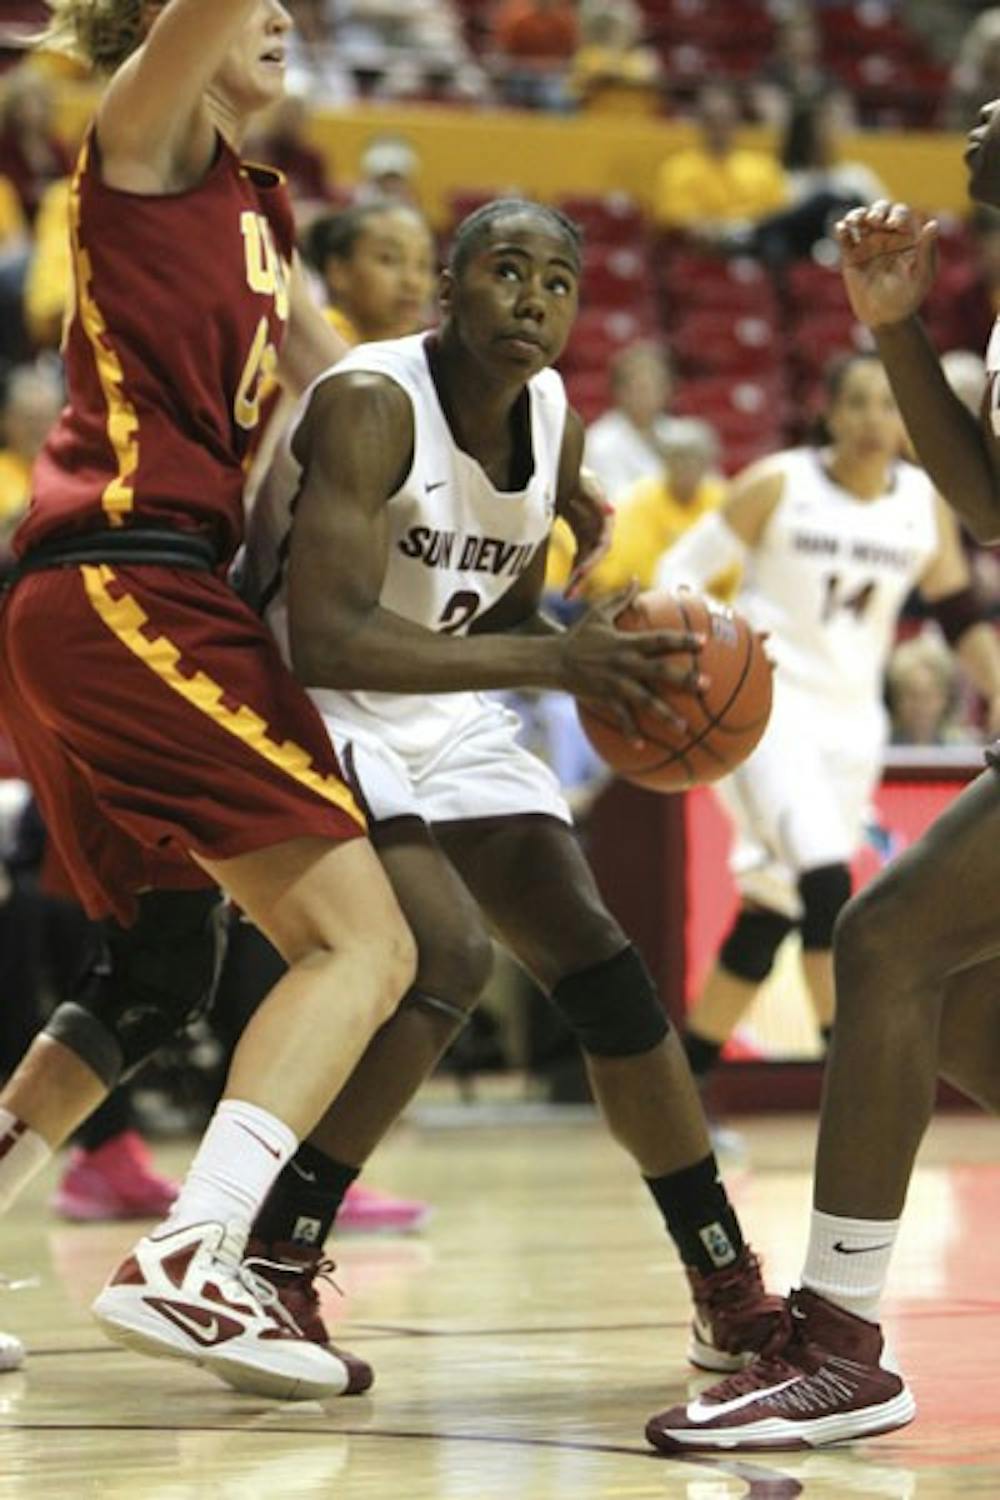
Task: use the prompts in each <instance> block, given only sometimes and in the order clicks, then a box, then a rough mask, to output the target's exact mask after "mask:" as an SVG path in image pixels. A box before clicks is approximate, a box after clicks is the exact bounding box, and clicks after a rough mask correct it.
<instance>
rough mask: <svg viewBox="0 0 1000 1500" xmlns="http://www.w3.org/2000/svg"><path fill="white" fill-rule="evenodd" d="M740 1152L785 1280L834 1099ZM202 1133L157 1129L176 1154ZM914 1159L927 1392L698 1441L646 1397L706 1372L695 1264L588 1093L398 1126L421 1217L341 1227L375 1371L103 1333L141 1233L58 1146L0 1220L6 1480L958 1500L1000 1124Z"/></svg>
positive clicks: (913, 1230) (675, 1392)
mask: <svg viewBox="0 0 1000 1500" xmlns="http://www.w3.org/2000/svg"><path fill="white" fill-rule="evenodd" d="M734 1123H737V1124H740V1128H741V1129H743V1130H744V1131H745V1132H746V1140H747V1148H748V1149H747V1153H746V1157H745V1159H744V1162H743V1164H742V1165H738V1164H737V1165H733V1166H732V1167H731V1168H730V1170H729V1173H728V1176H729V1179H730V1181H731V1184H732V1189H733V1193H734V1197H735V1198H736V1200H737V1202H738V1204H739V1207H740V1209H741V1212H742V1214H743V1218H744V1222H745V1225H746V1227H747V1229H748V1232H749V1234H750V1235H751V1237H752V1239H753V1242H754V1244H755V1245H756V1246H757V1248H759V1249H760V1250H761V1251H762V1252H763V1254H764V1255H765V1257H766V1263H767V1267H768V1272H769V1280H770V1282H771V1284H772V1285H774V1286H776V1287H780V1288H782V1289H784V1288H785V1287H787V1286H788V1284H789V1283H790V1282H791V1281H792V1280H794V1278H795V1277H796V1276H797V1274H798V1272H799V1269H800V1265H801V1257H802V1252H803V1248H804V1241H805V1233H806V1215H807V1207H808V1201H809V1166H810V1160H811V1151H812V1141H813V1131H814V1122H813V1121H812V1120H807V1119H799V1118H795V1119H783V1120H778V1121H774V1120H772V1121H765V1122H760V1121H757V1122H734ZM187 1154H188V1153H187V1149H186V1148H184V1147H176V1146H171V1147H170V1148H169V1149H166V1150H163V1151H161V1152H160V1153H159V1155H160V1160H161V1162H162V1163H163V1164H164V1165H168V1166H172V1167H180V1166H181V1165H182V1164H183V1163H184V1161H186V1159H187ZM921 1163H922V1164H921V1167H920V1169H919V1172H918V1174H917V1176H916V1178H915V1181H914V1186H913V1191H912V1194H911V1200H910V1205H909V1210H908V1214H907V1218H906V1221H905V1227H904V1231H903V1234H902V1237H901V1242H900V1245H899V1249H898V1253H897V1258H896V1262H895V1267H894V1273H895V1274H894V1280H893V1296H892V1298H891V1301H890V1303H889V1309H888V1310H889V1324H890V1327H891V1329H892V1333H893V1335H894V1339H895V1342H896V1346H897V1349H898V1352H899V1355H900V1358H901V1359H902V1361H903V1364H904V1367H905V1368H906V1370H907V1371H908V1373H909V1375H910V1377H911V1380H912V1384H913V1386H914V1388H915V1392H916V1396H917V1400H918V1403H919V1405H920V1413H919V1416H918V1418H917V1421H916V1422H915V1423H914V1424H913V1425H912V1426H911V1427H909V1428H907V1429H905V1430H904V1431H902V1432H900V1433H895V1434H892V1435H890V1436H887V1437H883V1438H880V1439H873V1440H870V1441H868V1442H865V1443H859V1444H857V1445H853V1446H848V1447H844V1448H835V1449H826V1450H823V1451H821V1452H818V1453H814V1454H788V1455H784V1454H775V1455H769V1456H747V1457H745V1458H744V1457H740V1456H736V1455H733V1456H727V1457H724V1458H722V1457H720V1458H716V1457H705V1458H697V1459H696V1458H693V1457H691V1458H685V1459H684V1460H675V1459H667V1458H663V1457H659V1456H657V1455H655V1454H652V1453H651V1451H650V1450H648V1449H647V1446H646V1444H645V1441H644V1438H643V1431H642V1429H643V1422H644V1419H645V1417H646V1416H647V1415H648V1414H649V1413H650V1412H652V1411H654V1410H657V1409H659V1408H661V1407H663V1406H666V1405H669V1404H671V1403H673V1402H676V1401H678V1400H681V1399H685V1398H686V1396H687V1393H688V1392H693V1391H694V1390H695V1389H696V1388H697V1387H698V1384H699V1379H700V1377H697V1376H696V1375H695V1374H694V1372H693V1371H692V1370H691V1369H690V1368H689V1367H688V1365H687V1364H686V1363H685V1360H684V1354H683V1350H684V1334H685V1324H686V1320H687V1305H686V1298H685V1287H684V1281H683V1276H682V1273H681V1271H680V1269H679V1268H678V1266H677V1265H676V1262H675V1261H674V1259H673V1256H672V1253H671V1251H670V1249H669V1247H668V1245H667V1244H666V1243H665V1242H664V1239H663V1236H662V1232H661V1230H660V1226H659V1222H658V1219H657V1217H656V1215H655V1213H654V1212H653V1210H652V1207H651V1205H650V1204H649V1203H648V1202H647V1200H646V1196H645V1193H644V1190H643V1189H642V1187H641V1184H639V1183H638V1182H637V1181H636V1179H635V1178H634V1176H633V1175H632V1174H631V1172H630V1170H629V1167H628V1165H627V1163H626V1162H625V1161H624V1160H623V1159H622V1158H621V1157H620V1156H619V1153H618V1151H617V1148H615V1147H614V1146H613V1145H612V1144H611V1142H610V1141H608V1140H607V1139H606V1138H605V1136H604V1135H603V1133H602V1132H601V1130H600V1128H599V1127H598V1126H597V1125H596V1124H595V1123H594V1122H593V1121H592V1120H590V1119H585V1120H583V1121H577V1120H575V1119H574V1121H573V1123H555V1124H552V1123H545V1122H542V1121H537V1122H536V1121H528V1122H524V1121H523V1120H522V1121H521V1123H509V1124H503V1123H491V1124H488V1125H483V1124H474V1123H469V1124H462V1125H460V1126H459V1127H458V1128H452V1129H445V1128H440V1127H435V1126H434V1125H433V1124H431V1125H428V1124H421V1123H420V1117H419V1116H418V1118H417V1123H411V1124H408V1125H405V1126H404V1127H402V1128H401V1129H400V1130H399V1132H398V1133H397V1134H396V1135H395V1136H394V1137H393V1139H392V1140H391V1141H390V1142H388V1143H387V1144H386V1146H385V1148H384V1149H383V1151H382V1152H381V1153H380V1157H379V1161H378V1170H377V1172H375V1173H374V1174H373V1179H374V1181H376V1182H377V1183H378V1184H380V1185H382V1186H384V1187H387V1188H393V1189H396V1190H398V1191H403V1192H407V1193H417V1194H420V1195H423V1196H426V1197H427V1198H429V1199H431V1200H432V1201H433V1202H434V1204H435V1206H436V1213H435V1217H434V1219H433V1221H432V1222H431V1224H430V1226H429V1227H428V1228H427V1229H426V1230H425V1232H424V1233H423V1234H422V1235H421V1236H420V1237H415V1238H409V1239H388V1238H370V1237H369V1238H353V1239H345V1240H343V1241H342V1242H341V1246H340V1248H339V1250H338V1259H339V1262H340V1265H339V1272H338V1280H339V1281H340V1282H341V1284H342V1286H343V1288H344V1292H345V1296H344V1297H343V1299H339V1298H338V1297H337V1296H336V1294H335V1293H334V1292H332V1291H330V1294H329V1303H328V1306H329V1307H331V1308H333V1307H336V1308H337V1309H338V1323H339V1328H340V1333H341V1337H342V1339H343V1342H344V1343H346V1344H347V1345H348V1346H352V1347H354V1348H356V1349H357V1350H358V1351H359V1352H360V1353H362V1354H364V1355H365V1356H366V1357H367V1358H369V1359H370V1360H371V1361H372V1362H373V1363H374V1364H375V1366H376V1369H377V1383H376V1386H375V1388H374V1391H373V1392H372V1393H371V1394H370V1395H369V1396H365V1397H357V1398H351V1399H347V1400H340V1401H334V1402H330V1403H328V1404H326V1405H322V1406H321V1405H319V1404H316V1403H308V1404H284V1403H276V1402H268V1401H263V1400H255V1399H252V1398H247V1397H240V1396H237V1395H235V1394H234V1393H232V1392H230V1391H229V1390H228V1389H227V1388H226V1387H225V1386H222V1385H220V1384H219V1383H217V1382H216V1381H215V1380H214V1379H213V1378H212V1377H211V1376H208V1375H206V1374H204V1373H203V1372H202V1371H200V1370H197V1369H195V1368H193V1367H190V1368H189V1367H188V1366H186V1365H183V1364H178V1363H174V1362H172V1361H159V1360H148V1359H143V1358H141V1357H139V1356H136V1355H133V1354H129V1353H127V1352H125V1351H119V1350H117V1349H116V1348H114V1347H112V1346H111V1345H110V1344H107V1343H106V1342H105V1341H104V1339H103V1337H102V1336H101V1334H100V1333H99V1332H98V1331H97V1329H96V1327H95V1326H94V1325H93V1324H92V1323H91V1322H90V1320H89V1317H88V1312H87V1308H88V1304H89V1302H90V1299H91V1298H92V1296H93V1295H94V1294H95V1293H96V1291H97V1290H98V1287H99V1286H100V1284H101V1281H102V1279H103V1276H104V1274H105V1273H106V1271H107V1269H108V1268H109V1266H110V1265H111V1263H112V1262H113V1261H114V1260H115V1259H116V1258H117V1257H118V1256H119V1255H120V1253H121V1252H122V1251H123V1250H124V1248H125V1247H126V1246H127V1245H128V1244H129V1242H130V1240H131V1238H132V1237H133V1236H134V1234H135V1228H134V1226H133V1227H130V1226H127V1225H96V1226H87V1227H76V1226H69V1225H65V1224H60V1223H58V1222H57V1221H56V1220H55V1219H53V1218H52V1217H50V1215H49V1213H48V1211H47V1208H46V1198H47V1195H48V1193H49V1192H50V1191H51V1187H52V1183H53V1181H54V1171H50V1172H49V1173H48V1174H47V1175H46V1176H45V1177H44V1178H43V1179H41V1180H40V1182H39V1183H38V1184H37V1185H36V1186H35V1187H34V1189H33V1191H32V1193H31V1195H30V1196H29V1197H28V1198H27V1199H26V1200H25V1201H24V1202H23V1203H22V1204H20V1205H19V1206H18V1207H17V1209H16V1210H15V1211H14V1212H13V1213H12V1215H11V1216H10V1217H9V1218H8V1219H7V1220H6V1221H5V1222H4V1223H3V1224H2V1226H0V1269H2V1271H3V1272H4V1273H5V1274H6V1276H7V1277H9V1278H11V1279H13V1280H14V1282H15V1283H16V1282H17V1281H18V1280H27V1281H29V1282H32V1283H33V1284H30V1285H27V1286H22V1287H20V1288H18V1287H16V1286H15V1287H14V1288H12V1289H10V1290H8V1291H6V1292H0V1326H5V1327H7V1328H9V1329H11V1330H12V1331H17V1332H19V1333H20V1334H21V1335H22V1336H23V1337H24V1338H25V1339H26V1341H27V1343H28V1345H29V1347H30V1351H31V1356H30V1361H29V1365H28V1367H27V1368H26V1369H25V1370H24V1371H23V1372H19V1373H17V1374H6V1375H0V1500H43V1497H44V1500H48V1497H60V1500H77V1497H85V1496H101V1497H108V1500H195V1497H197V1500H256V1497H258V1496H259V1497H261V1500H272V1497H273V1500H298V1497H300V1496H310V1497H312V1496H317V1497H318V1496H330V1497H343V1500H501V1497H503V1500H507V1497H511V1500H515V1497H516V1500H612V1497H614V1500H619V1497H621V1500H625V1497H627V1500H646V1497H684V1500H736V1497H741V1496H746V1497H748V1500H791V1497H793V1496H797V1495H803V1496H809V1497H817V1500H818V1497H826V1500H842V1497H848V1496H885V1497H893V1500H911V1497H919V1500H939V1497H944V1496H949V1497H950V1496H963V1497H964V1496H989V1497H997V1496H1000V1291H998V1286H997V1275H998V1271H1000V1133H998V1131H997V1128H996V1126H995V1125H994V1124H993V1123H992V1122H990V1121H986V1120H983V1119H980V1118H978V1117H971V1116H970V1117H961V1118H959V1117H954V1116H952V1117H948V1118H944V1119H941V1120H939V1121H938V1122H937V1123H936V1124H935V1126H934V1128H933V1130H932V1133H931V1136H930V1138H929V1140H928V1143H927V1145H926V1146H925V1149H924V1152H923V1155H922V1158H921Z"/></svg>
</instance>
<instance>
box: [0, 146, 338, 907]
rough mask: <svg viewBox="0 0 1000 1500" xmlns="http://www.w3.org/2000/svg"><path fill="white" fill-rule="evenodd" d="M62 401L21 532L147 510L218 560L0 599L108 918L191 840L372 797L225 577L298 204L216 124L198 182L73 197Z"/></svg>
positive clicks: (183, 868) (83, 892) (104, 568)
mask: <svg viewBox="0 0 1000 1500" xmlns="http://www.w3.org/2000/svg"><path fill="white" fill-rule="evenodd" d="M70 228H71V241H72V250H73V261H74V283H75V284H74V291H75V304H74V307H73V311H72V315H71V318H70V321H69V325H68V331H67V339H66V368H67V378H68V383H69V398H70V399H69V404H68V406H67V408H66V409H65V411H64V412H63V414H62V416H61V418H60V419H59V421H58V423H57V424H56V426H55V428H54V429H53V432H52V435H51V437H50V438H49V440H48V442H47V444H46V446H45V449H44V450H43V453H42V455H41V457H40V459H39V461H38V464H37V466H36V471H35V481H34V491H33V496H32V502H31V506H30V509H29V511H28V514H27V516H26V518H25V520H24V522H23V523H22V525H21V527H20V528H19V530H18V533H17V536H16V538H15V550H16V551H17V553H18V555H19V556H21V557H25V558H27V560H28V561H29V563H30V561H31V559H32V557H35V558H37V557H38V549H39V548H40V547H42V548H49V547H51V546H52V545H53V543H55V544H57V545H62V544H63V543H65V542H67V541H72V540H73V539H75V538H79V537H83V536H86V537H87V538H88V539H89V540H90V542H91V543H92V542H93V538H94V536H95V534H102V533H103V534H104V535H105V536H108V535H109V534H110V535H113V536H114V538H115V540H121V539H122V538H123V536H124V535H125V534H127V533H128V532H129V531H130V530H131V531H132V533H133V535H134V536H136V537H139V536H141V535H142V534H143V530H144V529H145V530H146V532H147V534H148V529H149V528H151V527H155V528H157V529H158V530H159V531H160V532H162V531H163V530H165V529H166V530H167V531H169V532H170V533H175V532H186V533H189V534H190V533H196V534H197V535H198V536H200V537H203V538H208V539H210V540H211V542H212V543H213V544H214V548H215V556H216V559H217V564H218V566H217V568H216V570H215V571H214V572H210V571H209V572H206V571H201V572H194V571H190V570H183V569H181V568H179V567H178V568H175V567H172V566H151V565H149V564H147V563H145V562H143V563H140V564H133V563H132V562H129V561H115V560H114V557H113V556H112V555H109V556H108V557H107V559H106V560H105V558H103V557H101V556H97V557H96V558H95V560H94V562H92V563H91V562H86V563H83V564H80V565H74V566H70V567H66V566H62V567H58V568H53V569H46V570H44V571H39V572H33V573H30V574H29V575H28V576H26V577H22V579H21V580H20V582H18V583H17V584H16V585H15V586H14V588H13V589H12V591H11V593H10V594H9V596H8V598H7V600H6V601H5V603H4V606H3V610H2V614H0V711H2V713H3V716H4V719H5V721H6V724H7V727H8V729H9V732H10V735H11V738H12V739H13V741H14V742H15V744H16V746H17V749H18V751H19V753H20V756H21V758H22V759H23V761H24V764H25V767H26V771H27V774H28V775H29V776H30V778H31V780H32V782H33V783H34V785H35V788H36V792H37V795H38V799H39V803H40V805H41V808H42V812H43V816H44V817H45V820H46V823H47V825H48V827H49V831H50V833H51V835H52V837H53V839H54V841H55V843H56V845H57V847H58V850H59V853H60V855H61V857H62V859H63V860H64V862H65V864H66V866H67V868H68V869H69V871H70V873H71V875H72V878H73V882H74V885H75V887H76V889H77V891H78V892H79V894H80V896H81V899H82V900H83V901H84V904H85V905H86V907H87V909H88V911H89V912H90V913H91V915H93V916H103V915H105V914H107V913H109V912H113V913H114V914H115V915H116V916H117V917H118V918H119V919H120V920H123V921H127V920H129V919H130V916H131V912H132V910H133V901H132V896H133V893H134V892H136V891H137V890H140V889H142V888H143V887H147V886H151V885H153V886H183V885H192V884H205V883H206V877H205V876H204V874H203V872H202V871H201V870H200V868H199V867H198V866H196V865H195V864H194V863H193V862H192V861H190V859H189V858H188V851H189V850H190V851H194V852H195V853H197V854H201V855H203V856H204V857H206V858H209V859H226V858H230V857H232V856H235V855H238V854H242V853H246V852H248V851H250V850H253V849H258V848H265V847H268V846H269V845H271V844H274V843H277V842H279V841H281V840H284V839H289V838H293V837H296V836H299V835H303V834H315V835H319V836H322V837H326V838H329V839H346V838H350V837H354V836H356V835H357V834H359V833H361V832H362V831H363V818H362V816H361V814H360V812H359V810H358V808H357V807H356V805H355V803H354V800H353V798H352V796H351V793H350V791H349V790H348V788H347V787H346V785H345V784H344V782H343V780H342V778H341V776H340V773H339V768H338V766H337V763H336V759H335V756H334V754H333V751H332V749H331V746H330V743H329V739H328V737H327V735H326V732H325V730H324V728H323V725H322V721H321V720H320V718H319V716H318V714H317V713H316V711H315V709H314V708H313V707H312V704H311V703H310V702H309V700H308V698H307V697H306V695H305V693H304V692H303V691H302V689H301V688H300V687H299V686H298V684H297V683H296V682H295V681H294V679H293V678H292V677H291V675H290V674H289V673H288V672H287V670H286V668H285V667H284V665H283V664H282V662H281V660H280V657H279V655H278V652H277V650H276V648H275V646H274V644H273V642H272V640H271V638H270V636H269V634H268V633H267V632H266V630H265V629H264V627H263V626H262V625H261V623H260V621H259V620H258V619H257V618H256V616H255V615H254V614H253V613H252V611H250V610H249V609H248V608H246V606H245V605H243V603H242V602H241V601H240V600H239V599H238V598H237V597H236V595H235V594H234V592H233V591H232V589H230V587H229V586H228V584H227V583H226V582H225V581H224V578H223V574H224V571H225V566H226V564H227V563H228V562H229V561H230V559H231V557H232V554H233V552H234V551H235V549H236V547H237V546H238V544H239V542H240V540H241V538H242V533H243V502H242V490H243V466H244V461H245V459H246V456H247V454H248V452H249V451H250V447H251V442H252V439H253V435H254V430H255V428H256V426H257V423H258V420H259V416H260V390H261V385H262V383H263V382H264V381H266V380H267V379H268V377H269V376H271V375H272V374H273V372H274V370H275V367H276V365H277V358H278V355H277V351H278V348H279V347H280V342H281V338H282V334H283V332H284V325H285V323H286V321H287V318H288V311H289V298H288V281H287V274H288V265H289V262H290V257H291V253H292V243H293V241H292V234H293V226H292V218H291V212H290V208H289V204H288V199H287V195H286V193H285V190H284V186H283V184H282V182H281V181H280V179H279V178H278V177H277V175H276V174H275V173H273V172H270V171H269V170H267V169H264V168H256V167H251V166H247V165H245V164H243V163H241V162H240V161H239V159H238V158H237V157H236V156H235V155H234V153H233V152H232V151H231V150H230V149H229V147H228V146H227V145H226V144H225V143H224V142H222V141H221V139H220V142H219V147H218V152H217V156H216V159H215V162H214V164H213V165H212V167H211V169H210V170H209V172H208V173H207V175H206V177H205V178H204V179H203V181H202V182H201V183H200V184H199V185H198V186H196V187H194V188H191V189H189V190H188V191H186V192H182V193H177V194H174V195H169V196H159V197H146V196H142V195H138V194H133V193H126V192H121V191H118V190H116V189H113V188H110V187H108V186H107V184H105V183H104V182H103V181H102V180H101V174H100V162H99V153H98V148H97V143H96V138H95V137H94V136H93V135H92V136H91V137H90V138H89V140H88V142H87V143H86V145H85V147H84V150H83V152H82V154H81V158H80V164H79V167H78V170H77V174H76V177H75V179H74V183H73V189H72V195H71V226H70Z"/></svg>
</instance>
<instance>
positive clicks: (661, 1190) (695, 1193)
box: [644, 1155, 743, 1275]
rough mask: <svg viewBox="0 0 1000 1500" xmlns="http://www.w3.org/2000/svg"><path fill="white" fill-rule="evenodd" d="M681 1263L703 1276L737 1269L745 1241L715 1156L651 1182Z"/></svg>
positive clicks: (648, 1180)
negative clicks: (713, 1272)
mask: <svg viewBox="0 0 1000 1500" xmlns="http://www.w3.org/2000/svg"><path fill="white" fill-rule="evenodd" d="M644 1181H645V1183H646V1186H647V1187H648V1188H649V1191H650V1192H651V1193H652V1195H653V1197H654V1198H655V1199H656V1202H657V1205H658V1207H659V1210H660V1212H661V1214H662V1215H663V1221H664V1223H665V1224H666V1226H667V1230H668V1232H669V1234H670V1237H671V1239H672V1240H673V1242H674V1244H675V1245H676V1246H677V1250H678V1253H679V1255H680V1258H681V1260H682V1261H683V1262H684V1264H685V1265H686V1266H691V1267H693V1268H694V1270H696V1271H701V1272H702V1274H703V1275H709V1274H710V1273H711V1272H712V1271H719V1270H721V1269H722V1267H723V1266H729V1265H732V1263H733V1261H735V1260H736V1259H737V1257H738V1256H739V1253H740V1251H741V1250H742V1249H743V1235H742V1234H741V1232H740V1225H739V1220H738V1219H737V1217H736V1215H735V1213H734V1212H733V1209H732V1207H731V1205H730V1202H729V1199H728V1197H727V1196H726V1189H725V1187H724V1186H723V1184H722V1181H721V1179H720V1177H719V1167H718V1163H717V1162H716V1160H715V1157H714V1155H709V1156H706V1157H705V1159H704V1161H699V1162H696V1163H695V1165H694V1166H693V1167H684V1168H682V1170H681V1171H680V1172H668V1173H667V1175H666V1176H665V1177H646V1178H645V1179H644Z"/></svg>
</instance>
